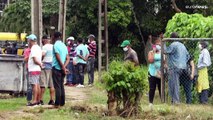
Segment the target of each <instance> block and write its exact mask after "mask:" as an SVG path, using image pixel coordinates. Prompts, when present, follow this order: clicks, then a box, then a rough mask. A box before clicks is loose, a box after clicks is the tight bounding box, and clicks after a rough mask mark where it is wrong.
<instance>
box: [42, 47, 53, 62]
mask: <svg viewBox="0 0 213 120" xmlns="http://www.w3.org/2000/svg"><path fill="white" fill-rule="evenodd" d="M42 52H43V53H45V56H44V59H43V62H47V63H52V61H53V45H52V44H46V45H44V46H43V47H42Z"/></svg>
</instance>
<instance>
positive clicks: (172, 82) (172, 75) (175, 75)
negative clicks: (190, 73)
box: [168, 68, 185, 103]
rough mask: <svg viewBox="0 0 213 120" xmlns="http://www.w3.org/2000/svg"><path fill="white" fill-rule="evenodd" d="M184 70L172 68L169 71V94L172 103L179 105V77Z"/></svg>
mask: <svg viewBox="0 0 213 120" xmlns="http://www.w3.org/2000/svg"><path fill="white" fill-rule="evenodd" d="M184 71H185V70H184V69H179V68H173V69H170V70H169V76H168V79H169V82H168V83H169V93H170V96H171V98H172V103H179V102H180V96H179V94H180V93H179V89H180V76H181V75H184Z"/></svg>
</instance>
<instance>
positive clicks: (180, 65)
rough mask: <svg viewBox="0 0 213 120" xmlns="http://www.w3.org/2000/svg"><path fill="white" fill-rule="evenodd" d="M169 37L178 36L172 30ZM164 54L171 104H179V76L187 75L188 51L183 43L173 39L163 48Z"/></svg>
mask: <svg viewBox="0 0 213 120" xmlns="http://www.w3.org/2000/svg"><path fill="white" fill-rule="evenodd" d="M171 38H179V36H178V34H177V33H176V32H174V33H172V34H171ZM165 54H167V56H168V71H169V76H168V79H169V92H170V96H171V98H172V104H179V103H180V98H179V86H180V76H186V75H187V74H186V69H187V61H188V57H189V53H188V51H187V49H186V47H185V46H184V44H183V43H181V42H180V41H174V42H173V43H172V44H171V45H170V46H169V47H167V48H166V49H165Z"/></svg>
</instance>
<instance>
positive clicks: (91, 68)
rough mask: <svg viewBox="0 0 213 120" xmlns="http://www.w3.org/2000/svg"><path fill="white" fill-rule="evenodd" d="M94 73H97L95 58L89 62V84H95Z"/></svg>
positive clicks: (91, 58)
mask: <svg viewBox="0 0 213 120" xmlns="http://www.w3.org/2000/svg"><path fill="white" fill-rule="evenodd" d="M94 71H95V58H94V57H90V58H89V60H88V62H87V72H88V78H89V83H88V84H93V82H94Z"/></svg>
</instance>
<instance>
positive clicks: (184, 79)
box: [180, 70, 193, 104]
mask: <svg viewBox="0 0 213 120" xmlns="http://www.w3.org/2000/svg"><path fill="white" fill-rule="evenodd" d="M192 82H193V81H192V80H190V76H189V74H187V71H185V70H184V71H183V74H182V75H181V76H180V85H183V88H184V92H185V95H186V103H187V104H190V103H192Z"/></svg>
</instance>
